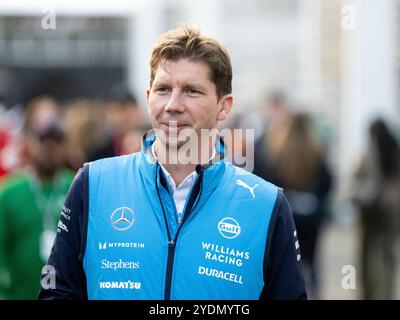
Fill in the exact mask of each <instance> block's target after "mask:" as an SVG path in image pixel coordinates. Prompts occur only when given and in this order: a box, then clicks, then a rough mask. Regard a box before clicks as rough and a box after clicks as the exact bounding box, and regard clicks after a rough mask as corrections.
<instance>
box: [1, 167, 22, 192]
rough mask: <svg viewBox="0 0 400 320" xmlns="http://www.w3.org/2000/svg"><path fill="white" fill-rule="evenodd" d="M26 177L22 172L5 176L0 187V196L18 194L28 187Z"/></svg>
mask: <svg viewBox="0 0 400 320" xmlns="http://www.w3.org/2000/svg"><path fill="white" fill-rule="evenodd" d="M28 183H29V180H28V176H27V175H26V173H25V172H23V171H16V172H14V173H11V174H10V175H8V176H6V177H4V178H3V180H2V184H1V185H0V194H8V193H14V192H15V193H19V192H20V191H21V190H22V189H24V188H26V187H27V186H28Z"/></svg>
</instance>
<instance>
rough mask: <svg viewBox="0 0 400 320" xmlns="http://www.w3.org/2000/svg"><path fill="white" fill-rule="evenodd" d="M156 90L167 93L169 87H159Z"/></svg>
mask: <svg viewBox="0 0 400 320" xmlns="http://www.w3.org/2000/svg"><path fill="white" fill-rule="evenodd" d="M155 91H156V92H157V93H166V92H168V88H166V87H158V88H156V89H155Z"/></svg>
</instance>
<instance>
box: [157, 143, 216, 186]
mask: <svg viewBox="0 0 400 320" xmlns="http://www.w3.org/2000/svg"><path fill="white" fill-rule="evenodd" d="M155 144H156V143H155V141H154V142H153V144H152V146H151V153H152V155H153V157H154V158H155V159H157V156H156V152H155ZM216 154H217V150H216V148H215V146H214V147H213V153H212V155H211V158H210V159H209V160H208V162H210V161H211V160H212V159H213V158H214V157H215V155H216ZM160 166H161V169H162V170H163V172H164V174H165V176H166V177H167V180H168V183H169V185H170V186H171V189H172V193H175V190H176V189H178V188H183V187H186V186H188V185H190V187H191V186H192V185H193V183H194V180H195V178H196V176H197V172H196V171H193V172H191V173H189V174H188V175H187V176H186V178H185V179H183V181H182V182H181V184H180V185H179V186H176V183H175V180H174V179H173V178H172V176H171V174H170V173H169V172H168V171H167V169H165V167H164V166H163V165H162V164H161V163H160Z"/></svg>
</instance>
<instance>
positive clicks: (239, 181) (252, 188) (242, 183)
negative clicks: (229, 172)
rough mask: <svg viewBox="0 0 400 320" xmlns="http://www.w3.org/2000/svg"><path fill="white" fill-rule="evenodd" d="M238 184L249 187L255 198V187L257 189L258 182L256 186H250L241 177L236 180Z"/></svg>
mask: <svg viewBox="0 0 400 320" xmlns="http://www.w3.org/2000/svg"><path fill="white" fill-rule="evenodd" d="M236 184H237V185H238V186H241V187H243V188H246V189H249V191H250V193H251V195H252V196H253V198H255V197H256V195H255V193H254V189H255V188H256V187H258V184H256V185H255V186H254V187H250V186H249V185H248V184H246V183H245V182H243V181H242V180H240V179H238V180H236Z"/></svg>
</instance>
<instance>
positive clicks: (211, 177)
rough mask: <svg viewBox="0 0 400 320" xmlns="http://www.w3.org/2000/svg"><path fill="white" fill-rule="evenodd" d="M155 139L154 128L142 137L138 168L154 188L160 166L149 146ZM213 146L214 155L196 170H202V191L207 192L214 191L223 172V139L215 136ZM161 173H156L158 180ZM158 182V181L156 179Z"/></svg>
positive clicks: (224, 148)
mask: <svg viewBox="0 0 400 320" xmlns="http://www.w3.org/2000/svg"><path fill="white" fill-rule="evenodd" d="M155 140H156V134H155V132H154V130H150V131H148V132H146V133H145V134H144V135H143V137H142V148H141V152H140V159H139V168H140V171H141V173H142V175H143V176H144V178H145V180H146V182H147V183H148V186H149V187H150V188H152V189H155V179H156V170H157V168H158V170H161V167H160V166H157V159H156V158H155V157H154V156H153V154H152V152H151V146H152V144H153V143H154V141H155ZM215 148H216V150H217V154H216V156H215V157H214V158H213V159H212V160H211V161H210V162H209V163H207V164H205V165H197V166H196V171H197V173H200V171H201V170H202V171H203V193H204V194H207V193H209V192H212V191H214V189H215V188H216V187H217V186H218V185H219V183H220V181H221V179H222V177H223V174H224V172H225V165H226V163H225V154H226V152H227V149H226V147H225V144H224V141H223V139H222V138H221V137H220V136H217V139H216V142H215ZM160 176H161V173H160V172H159V174H158V180H160ZM157 183H160V181H157Z"/></svg>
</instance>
